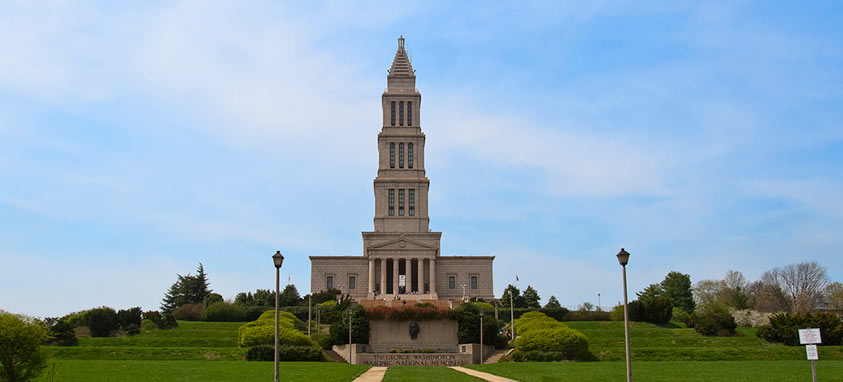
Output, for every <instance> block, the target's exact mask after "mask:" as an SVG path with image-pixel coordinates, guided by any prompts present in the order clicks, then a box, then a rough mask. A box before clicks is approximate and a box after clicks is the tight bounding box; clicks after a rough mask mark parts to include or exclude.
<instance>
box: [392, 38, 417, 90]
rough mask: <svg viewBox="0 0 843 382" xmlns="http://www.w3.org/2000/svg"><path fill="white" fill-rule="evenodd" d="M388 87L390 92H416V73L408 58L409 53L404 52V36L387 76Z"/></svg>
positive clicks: (400, 39)
mask: <svg viewBox="0 0 843 382" xmlns="http://www.w3.org/2000/svg"><path fill="white" fill-rule="evenodd" d="M386 87H387V89H388V90H389V91H390V92H400V93H404V92H410V93H414V92H415V91H416V73H415V71H414V70H413V65H412V64H411V63H410V58H409V57H407V51H406V50H404V36H399V37H398V51H396V52H395V58H394V59H393V60H392V67H390V68H389V75H388V76H386Z"/></svg>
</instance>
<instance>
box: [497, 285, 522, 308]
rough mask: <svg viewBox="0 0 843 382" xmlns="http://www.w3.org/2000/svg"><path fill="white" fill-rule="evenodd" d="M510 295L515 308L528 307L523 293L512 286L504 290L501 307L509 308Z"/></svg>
mask: <svg viewBox="0 0 843 382" xmlns="http://www.w3.org/2000/svg"><path fill="white" fill-rule="evenodd" d="M510 294H511V295H512V299H511V300H512V303H513V304H514V305H515V306H514V307H515V308H525V307H527V304H526V303H525V302H524V296H521V291H520V290H518V288H516V287H515V286H514V285H512V284H509V285H507V287H506V289H504V291H503V295H501V306H503V307H504V308H509V303H510Z"/></svg>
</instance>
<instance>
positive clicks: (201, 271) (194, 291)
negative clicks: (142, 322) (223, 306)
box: [161, 263, 211, 314]
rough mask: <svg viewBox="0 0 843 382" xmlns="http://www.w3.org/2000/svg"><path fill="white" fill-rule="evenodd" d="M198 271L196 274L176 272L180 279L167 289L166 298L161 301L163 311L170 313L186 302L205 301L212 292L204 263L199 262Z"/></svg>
mask: <svg viewBox="0 0 843 382" xmlns="http://www.w3.org/2000/svg"><path fill="white" fill-rule="evenodd" d="M196 272H197V275H196V276H193V275H191V274H190V273H188V274H186V275H180V274H176V276H178V279H177V280H176V282H175V283H173V285H170V289H168V290H167V293H165V294H164V299H163V300H162V301H161V312H162V313H164V314H170V313H171V312H172V311H173V310H174V309H176V308H178V307H180V306H182V305H184V304H201V303H204V302H205V297H207V296H208V295H209V294H210V293H211V289H210V288H208V285H209V283H208V276H207V274H206V273H205V268H204V267H203V266H202V263H199V268H197V269H196Z"/></svg>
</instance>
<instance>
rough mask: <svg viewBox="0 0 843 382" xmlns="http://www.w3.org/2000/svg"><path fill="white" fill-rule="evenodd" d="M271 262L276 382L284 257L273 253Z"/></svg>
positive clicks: (276, 377) (276, 252)
mask: <svg viewBox="0 0 843 382" xmlns="http://www.w3.org/2000/svg"><path fill="white" fill-rule="evenodd" d="M272 262H273V263H274V264H275V382H278V301H279V295H280V294H281V293H280V292H279V288H280V285H281V282H280V278H281V265H282V264H284V255H282V254H281V251H275V254H274V255H272Z"/></svg>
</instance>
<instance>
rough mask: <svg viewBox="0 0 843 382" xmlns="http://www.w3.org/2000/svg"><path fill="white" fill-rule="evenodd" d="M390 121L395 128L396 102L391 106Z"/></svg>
mask: <svg viewBox="0 0 843 382" xmlns="http://www.w3.org/2000/svg"><path fill="white" fill-rule="evenodd" d="M389 116H390V121H391V122H392V126H395V101H392V105H391V106H390V113H389Z"/></svg>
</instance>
